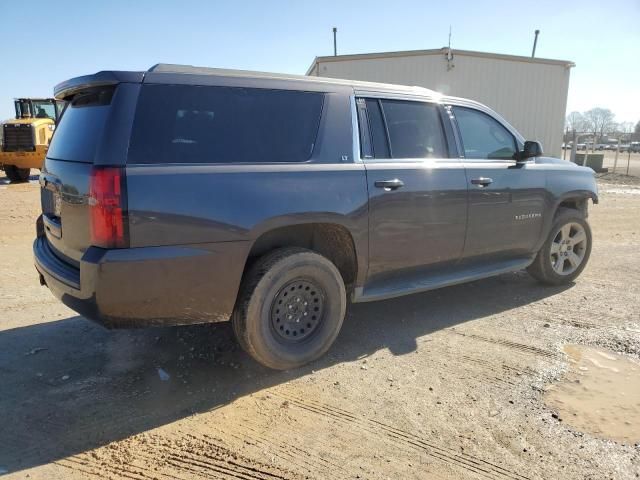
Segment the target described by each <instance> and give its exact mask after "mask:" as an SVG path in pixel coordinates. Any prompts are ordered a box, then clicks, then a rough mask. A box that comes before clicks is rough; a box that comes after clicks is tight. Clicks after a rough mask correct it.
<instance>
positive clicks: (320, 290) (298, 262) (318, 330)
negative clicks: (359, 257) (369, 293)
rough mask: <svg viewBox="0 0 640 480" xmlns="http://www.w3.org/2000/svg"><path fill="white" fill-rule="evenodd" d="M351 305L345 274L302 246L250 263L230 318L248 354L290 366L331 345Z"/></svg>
mask: <svg viewBox="0 0 640 480" xmlns="http://www.w3.org/2000/svg"><path fill="white" fill-rule="evenodd" d="M346 305H347V299H346V292H345V287H344V282H343V280H342V276H341V275H340V272H339V271H338V269H337V268H336V266H335V265H334V264H333V263H332V262H331V261H329V260H328V259H327V258H325V257H323V256H322V255H319V254H317V253H315V252H312V251H310V250H306V249H303V248H281V249H278V250H275V251H273V252H271V253H269V254H267V255H265V256H264V257H262V258H260V259H258V260H257V261H256V263H255V264H254V265H253V266H252V267H251V268H250V269H249V271H248V272H247V274H246V275H245V278H244V279H243V282H242V286H241V291H240V296H239V298H238V302H237V304H236V308H235V310H234V313H233V316H232V318H231V322H232V325H233V330H234V332H235V335H236V338H237V339H238V343H240V345H241V346H242V348H243V349H244V350H245V351H246V352H247V353H249V355H251V356H252V357H253V358H254V359H255V360H257V361H258V362H260V363H261V364H263V365H265V366H267V367H270V368H273V369H277V370H288V369H291V368H297V367H300V366H302V365H304V364H306V363H308V362H311V361H313V360H315V359H317V358H319V357H320V356H322V355H323V354H324V353H325V352H326V351H327V350H328V349H329V347H330V346H331V344H332V343H333V342H334V340H335V339H336V337H337V336H338V333H339V332H340V327H341V326H342V321H343V320H344V315H345V311H346Z"/></svg>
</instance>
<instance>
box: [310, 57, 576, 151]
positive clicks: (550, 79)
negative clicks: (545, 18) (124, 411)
mask: <svg viewBox="0 0 640 480" xmlns="http://www.w3.org/2000/svg"><path fill="white" fill-rule="evenodd" d="M573 66H575V64H574V63H573V62H569V61H566V60H549V59H544V58H530V57H519V56H514V55H501V54H496V53H484V52H471V51H465V50H451V51H449V49H448V48H447V47H445V48H441V49H434V50H412V51H405V52H387V53H366V54H359V55H338V56H332V57H316V59H315V60H314V61H313V64H312V65H311V67H309V70H308V71H307V75H314V76H321V77H333V78H345V79H350V80H366V81H373V82H385V83H396V84H401V85H415V86H421V87H426V88H430V89H432V90H436V91H438V92H441V93H444V94H447V95H453V96H458V97H466V98H470V99H473V100H477V101H479V102H481V103H484V104H485V105H487V106H489V107H491V108H492V109H493V110H495V111H496V112H498V113H499V114H501V115H502V116H503V117H505V118H506V119H507V120H508V121H509V123H511V124H512V125H513V126H514V127H515V128H516V129H517V130H518V131H520V133H522V135H524V137H525V138H526V139H528V140H539V141H540V142H542V145H543V147H544V150H545V153H546V154H547V155H552V156H560V154H561V147H562V133H563V129H564V119H565V112H566V108H567V94H568V90H569V74H570V72H571V67H573Z"/></svg>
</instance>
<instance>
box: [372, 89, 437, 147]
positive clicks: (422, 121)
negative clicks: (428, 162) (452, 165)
mask: <svg viewBox="0 0 640 480" xmlns="http://www.w3.org/2000/svg"><path fill="white" fill-rule="evenodd" d="M380 103H381V105H382V112H383V118H384V121H385V123H386V127H387V131H388V134H389V144H390V147H391V157H392V158H445V157H447V150H446V146H445V139H444V133H443V130H442V122H441V120H440V114H439V112H438V108H437V107H436V105H433V104H429V103H423V102H410V101H399V100H382V101H381V102H380ZM374 143H375V142H374ZM376 157H377V156H376Z"/></svg>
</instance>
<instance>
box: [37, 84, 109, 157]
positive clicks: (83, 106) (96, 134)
mask: <svg viewBox="0 0 640 480" xmlns="http://www.w3.org/2000/svg"><path fill="white" fill-rule="evenodd" d="M113 92H114V88H106V89H99V90H91V91H88V92H82V93H79V94H77V95H76V96H75V97H74V98H73V100H72V101H71V102H70V103H69V104H68V106H67V108H66V109H65V110H64V114H63V115H62V118H61V119H60V121H59V122H58V125H57V126H56V130H55V133H54V135H53V138H52V139H51V145H50V146H49V150H48V152H47V157H49V158H52V159H55V160H66V161H69V162H83V163H92V162H93V159H94V156H95V154H96V150H97V148H98V145H99V143H100V141H101V139H102V133H103V131H104V126H105V123H106V121H107V117H108V115H109V111H110V104H111V98H112V97H113Z"/></svg>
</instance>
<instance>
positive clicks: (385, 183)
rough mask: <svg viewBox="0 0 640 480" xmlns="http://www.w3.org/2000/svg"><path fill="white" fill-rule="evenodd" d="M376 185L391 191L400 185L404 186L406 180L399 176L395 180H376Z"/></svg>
mask: <svg viewBox="0 0 640 480" xmlns="http://www.w3.org/2000/svg"><path fill="white" fill-rule="evenodd" d="M374 185H375V186H376V187H377V188H384V189H385V191H387V192H390V191H391V190H396V189H398V188H400V187H404V182H403V181H402V180H399V179H397V178H394V179H393V180H376V181H375V183H374Z"/></svg>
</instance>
